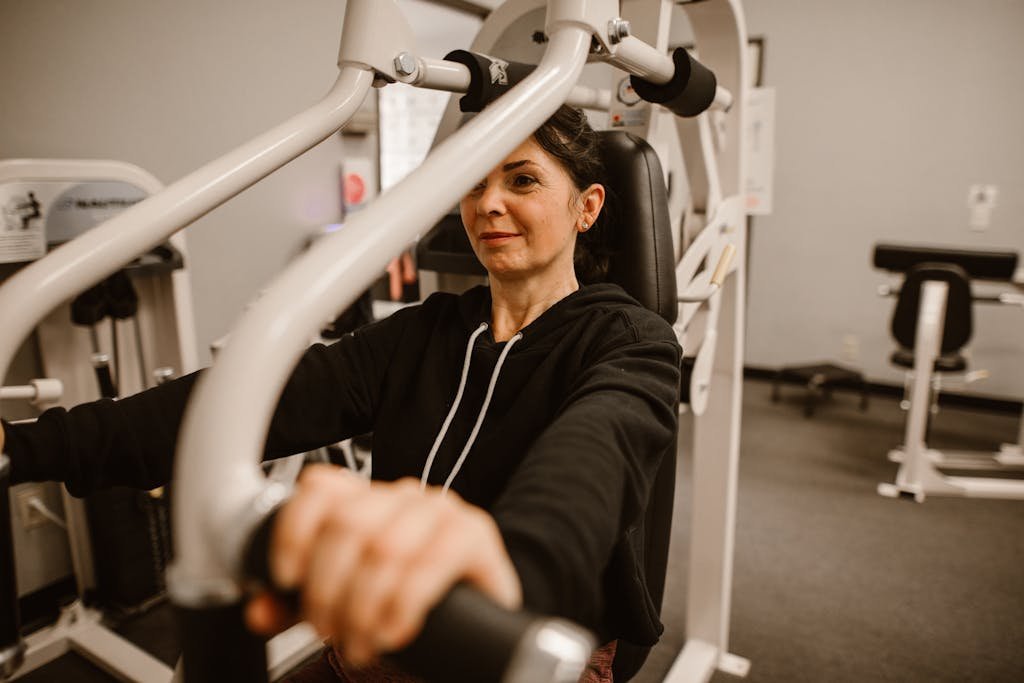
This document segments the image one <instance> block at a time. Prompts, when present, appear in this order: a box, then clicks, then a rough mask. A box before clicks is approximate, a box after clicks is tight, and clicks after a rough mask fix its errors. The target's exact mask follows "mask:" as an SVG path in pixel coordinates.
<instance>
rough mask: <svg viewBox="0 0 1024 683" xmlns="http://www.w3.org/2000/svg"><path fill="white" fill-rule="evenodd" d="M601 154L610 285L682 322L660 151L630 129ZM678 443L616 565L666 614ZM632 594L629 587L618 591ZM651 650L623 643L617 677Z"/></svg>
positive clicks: (613, 137)
mask: <svg viewBox="0 0 1024 683" xmlns="http://www.w3.org/2000/svg"><path fill="white" fill-rule="evenodd" d="M600 137H601V153H602V156H603V160H604V163H605V170H606V172H607V175H608V178H607V180H608V182H607V189H608V191H609V193H614V196H615V198H616V203H617V207H616V216H615V218H616V220H615V221H614V224H613V225H612V226H611V234H612V248H613V253H612V256H611V259H610V263H609V271H608V277H607V280H608V281H609V282H614V283H615V284H617V285H619V286H620V287H622V288H623V289H625V290H626V292H628V293H629V294H630V296H632V297H633V298H634V299H636V300H637V301H638V302H640V304H642V305H643V306H644V307H646V308H648V309H650V310H652V311H654V312H655V313H657V314H659V315H660V316H661V317H663V318H664V319H665V320H667V321H668V322H669V323H674V322H675V321H676V314H677V312H678V308H679V304H678V302H677V300H676V274H675V252H674V249H673V246H672V226H671V222H670V219H669V213H668V191H667V189H666V186H665V178H664V175H663V174H662V171H661V163H660V162H659V161H658V157H657V155H656V154H655V153H654V150H653V149H652V148H651V146H650V145H648V144H647V142H646V141H644V140H642V139H641V138H638V137H636V136H635V135H631V134H629V133H625V132H623V131H602V132H601V133H600ZM675 478H676V440H675V439H673V440H672V444H671V445H670V446H669V448H668V449H667V450H666V452H665V453H664V454H662V458H661V464H660V466H659V469H658V472H657V473H656V474H655V477H654V480H653V482H652V483H651V490H650V493H649V495H648V498H647V511H646V513H645V515H644V519H643V522H642V524H641V525H640V526H639V527H637V528H636V529H635V532H636V533H635V535H631V536H630V537H629V538H626V539H620V541H619V543H618V544H617V545H616V548H615V551H614V554H613V558H612V564H613V566H614V565H618V566H623V565H624V566H631V563H632V559H633V556H634V555H638V556H640V558H641V561H642V563H643V567H644V582H645V583H646V586H647V591H648V595H647V596H639V595H637V596H631V598H632V599H635V600H637V601H639V600H642V599H644V598H649V599H650V601H651V603H652V604H651V606H652V607H653V608H654V609H655V610H656V611H657V612H658V613H660V612H661V603H662V598H663V596H664V591H665V574H666V571H667V568H668V549H669V540H670V537H671V528H672V506H673V501H674V498H675ZM614 588H615V589H616V590H619V591H621V592H625V593H627V594H628V593H629V589H627V588H626V587H623V586H616V587H614ZM649 652H650V648H649V647H645V646H642V645H636V644H633V643H629V642H627V641H625V640H619V642H618V646H617V649H616V653H615V660H614V662H613V673H614V679H615V681H616V682H617V683H618V682H619V681H628V680H629V679H630V678H632V677H633V676H634V675H636V672H637V671H639V670H640V667H641V666H643V663H644V661H645V660H646V659H647V655H648V653H649Z"/></svg>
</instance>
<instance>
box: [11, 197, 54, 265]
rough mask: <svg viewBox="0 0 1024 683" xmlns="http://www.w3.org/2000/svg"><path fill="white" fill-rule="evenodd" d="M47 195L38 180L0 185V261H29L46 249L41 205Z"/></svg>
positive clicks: (45, 200)
mask: <svg viewBox="0 0 1024 683" xmlns="http://www.w3.org/2000/svg"><path fill="white" fill-rule="evenodd" d="M50 184H51V185H52V183H50ZM51 196H52V194H49V193H48V192H47V191H46V188H44V187H40V184H39V183H6V184H4V185H2V186H0V263H18V262H20V261H33V260H35V259H37V258H40V257H41V256H43V254H45V253H46V232H45V229H44V228H45V223H44V221H45V215H44V207H45V205H46V204H47V203H48V201H49V198H50V197H51Z"/></svg>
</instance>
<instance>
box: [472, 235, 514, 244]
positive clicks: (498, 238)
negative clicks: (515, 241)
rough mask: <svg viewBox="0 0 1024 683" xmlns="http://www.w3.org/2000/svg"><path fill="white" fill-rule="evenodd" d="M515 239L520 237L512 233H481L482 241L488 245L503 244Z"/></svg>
mask: <svg viewBox="0 0 1024 683" xmlns="http://www.w3.org/2000/svg"><path fill="white" fill-rule="evenodd" d="M513 237H518V235H516V234H515V233H512V232H484V233H480V240H481V241H482V242H486V243H487V244H502V243H504V242H507V241H509V240H511V239H512V238H513Z"/></svg>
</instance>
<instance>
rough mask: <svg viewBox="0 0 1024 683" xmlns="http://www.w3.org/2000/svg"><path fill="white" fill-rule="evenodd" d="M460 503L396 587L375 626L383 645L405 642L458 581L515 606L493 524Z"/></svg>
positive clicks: (517, 599) (510, 570) (514, 581)
mask: <svg viewBox="0 0 1024 683" xmlns="http://www.w3.org/2000/svg"><path fill="white" fill-rule="evenodd" d="M461 505H462V507H463V509H462V510H460V511H459V513H458V514H457V515H454V516H453V517H452V518H450V519H449V520H446V523H445V524H443V525H442V526H441V527H439V530H438V531H439V533H437V534H435V536H434V538H433V539H432V541H431V543H429V544H428V545H426V546H424V548H423V552H422V553H421V554H420V555H419V556H418V557H417V558H415V560H414V561H413V562H411V563H410V564H409V565H408V567H407V572H406V574H405V576H404V577H403V579H402V581H401V582H400V583H399V584H398V585H397V586H396V590H395V591H394V593H393V594H392V596H391V600H390V603H389V605H388V609H387V612H386V615H387V616H386V618H385V619H384V620H383V622H382V623H381V625H380V627H379V628H380V629H381V630H380V633H379V640H381V641H384V643H385V644H386V646H387V647H388V648H389V649H391V648H396V647H401V646H404V645H406V644H407V643H408V642H409V641H410V640H411V639H412V638H413V637H414V636H415V635H416V634H417V633H419V630H420V629H421V628H422V626H423V621H424V620H425V619H426V616H427V613H428V612H429V611H430V609H431V608H432V607H433V606H434V605H436V604H437V603H438V602H440V600H441V598H442V597H444V596H445V595H446V594H447V592H448V591H449V590H451V588H452V586H454V585H455V584H456V583H458V582H459V581H467V582H468V583H471V584H473V585H474V586H476V588H478V589H479V590H480V591H481V592H483V593H484V594H485V595H487V596H488V597H490V598H491V599H492V600H494V601H495V602H497V603H498V604H500V605H502V606H503V607H506V608H508V609H515V608H517V607H519V606H520V604H521V602H522V593H521V587H520V584H519V577H518V576H517V575H516V572H515V568H514V567H513V566H512V562H511V561H510V560H509V558H508V555H507V553H506V552H505V546H504V543H503V542H502V540H501V536H500V534H499V533H498V530H497V526H496V525H495V524H494V522H493V520H492V519H491V518H490V516H489V515H487V513H485V512H483V511H482V510H479V509H478V508H474V507H472V506H469V505H466V504H464V503H463V504H461Z"/></svg>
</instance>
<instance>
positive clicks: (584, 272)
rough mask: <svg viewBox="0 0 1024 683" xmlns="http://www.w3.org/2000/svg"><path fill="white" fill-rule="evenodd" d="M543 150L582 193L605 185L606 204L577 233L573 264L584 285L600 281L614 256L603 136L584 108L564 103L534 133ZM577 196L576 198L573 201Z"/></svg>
mask: <svg viewBox="0 0 1024 683" xmlns="http://www.w3.org/2000/svg"><path fill="white" fill-rule="evenodd" d="M533 139H534V140H536V141H537V144H538V145H540V147H541V149H543V150H544V151H545V152H547V153H548V154H550V155H551V156H553V157H554V158H555V159H556V160H557V161H558V162H559V164H561V166H562V167H563V168H564V169H565V171H566V173H568V174H569V178H570V179H572V182H573V185H574V186H575V187H576V190H577V191H579V192H582V191H583V190H585V189H586V188H588V187H590V186H591V185H592V184H593V183H599V184H601V185H604V186H605V204H604V208H602V210H601V213H600V215H599V216H598V218H597V220H596V221H595V222H594V225H592V226H590V229H589V230H587V231H586V232H581V233H579V234H578V235H577V236H576V251H575V253H574V254H573V265H574V267H575V269H576V278H577V279H578V280H579V281H580V282H581V283H582V284H589V283H592V282H600V281H602V280H604V278H605V276H607V274H608V262H609V257H610V255H611V239H610V238H611V235H610V234H609V233H610V225H611V223H612V220H613V216H612V213H613V210H614V208H613V207H614V198H613V197H612V196H611V194H612V193H611V191H610V188H609V187H608V184H607V180H606V175H605V168H604V163H603V161H602V159H601V147H600V139H599V138H598V135H597V133H596V132H595V131H594V129H593V128H591V127H590V123H589V122H588V121H587V116H586V114H584V113H583V111H582V110H580V109H576V108H574V107H570V106H569V105H565V104H563V105H562V106H561V107H559V108H558V111H556V112H555V113H554V114H553V115H552V116H551V118H549V119H548V120H547V121H545V122H544V125H542V126H541V127H540V128H538V129H537V131H536V132H535V133H534V134H533ZM576 198H577V197H573V201H575V200H576Z"/></svg>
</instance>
